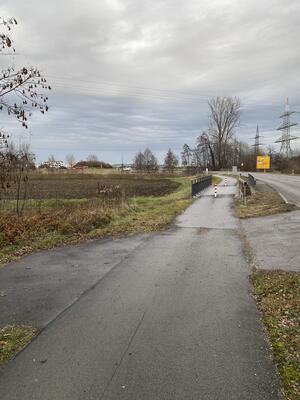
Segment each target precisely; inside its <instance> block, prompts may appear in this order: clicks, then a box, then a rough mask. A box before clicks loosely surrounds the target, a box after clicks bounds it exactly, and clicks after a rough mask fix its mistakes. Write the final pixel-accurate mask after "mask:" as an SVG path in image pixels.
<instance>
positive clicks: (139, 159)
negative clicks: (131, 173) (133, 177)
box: [133, 151, 145, 172]
mask: <svg viewBox="0 0 300 400" xmlns="http://www.w3.org/2000/svg"><path fill="white" fill-rule="evenodd" d="M144 165H145V157H144V154H143V153H142V152H141V151H139V152H138V153H137V154H136V155H135V156H134V159H133V168H134V169H135V170H136V171H139V172H141V171H143V170H144Z"/></svg>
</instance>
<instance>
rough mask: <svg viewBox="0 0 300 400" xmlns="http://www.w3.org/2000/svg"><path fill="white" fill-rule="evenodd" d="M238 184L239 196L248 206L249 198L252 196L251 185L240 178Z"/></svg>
mask: <svg viewBox="0 0 300 400" xmlns="http://www.w3.org/2000/svg"><path fill="white" fill-rule="evenodd" d="M238 184H239V195H240V198H241V199H242V200H243V201H244V204H246V203H247V197H248V196H251V189H250V185H249V183H248V182H247V181H246V180H244V179H242V178H239V181H238Z"/></svg>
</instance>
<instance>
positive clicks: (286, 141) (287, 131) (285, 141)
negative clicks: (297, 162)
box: [275, 97, 299, 158]
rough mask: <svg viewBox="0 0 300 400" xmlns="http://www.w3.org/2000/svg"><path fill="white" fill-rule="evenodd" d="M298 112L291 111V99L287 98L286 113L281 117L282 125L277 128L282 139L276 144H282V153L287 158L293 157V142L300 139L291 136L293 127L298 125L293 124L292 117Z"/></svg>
mask: <svg viewBox="0 0 300 400" xmlns="http://www.w3.org/2000/svg"><path fill="white" fill-rule="evenodd" d="M295 112H296V111H291V110H290V105H289V99H288V97H287V98H286V103H285V111H284V113H283V114H282V115H281V116H280V118H282V120H283V121H282V124H281V125H280V126H279V128H277V130H278V131H281V132H282V134H281V137H280V138H279V139H277V140H276V141H275V143H281V146H280V153H283V154H285V156H286V157H287V158H288V157H291V155H292V149H291V140H295V139H299V138H298V137H297V136H292V135H291V127H292V126H295V125H297V123H296V122H291V118H290V116H291V115H292V114H294V113H295Z"/></svg>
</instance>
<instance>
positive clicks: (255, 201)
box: [234, 192, 298, 218]
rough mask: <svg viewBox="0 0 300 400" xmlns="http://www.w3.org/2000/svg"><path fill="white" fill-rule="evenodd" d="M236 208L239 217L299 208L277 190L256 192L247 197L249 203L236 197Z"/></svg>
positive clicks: (261, 215)
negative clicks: (285, 200) (286, 200)
mask: <svg viewBox="0 0 300 400" xmlns="http://www.w3.org/2000/svg"><path fill="white" fill-rule="evenodd" d="M234 205H235V210H236V213H237V215H238V217H239V218H253V217H263V216H267V215H273V214H277V213H282V212H289V211H294V210H297V209H298V207H296V206H295V205H293V204H286V203H285V202H284V201H283V200H282V198H281V197H280V196H279V194H278V193H276V192H256V193H253V194H252V195H251V196H249V197H247V203H246V204H244V202H243V200H241V199H239V198H236V199H235V202H234Z"/></svg>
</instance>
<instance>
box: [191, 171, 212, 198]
mask: <svg viewBox="0 0 300 400" xmlns="http://www.w3.org/2000/svg"><path fill="white" fill-rule="evenodd" d="M211 184H212V175H207V176H202V177H201V178H196V179H193V180H192V196H193V197H194V196H196V195H197V194H198V193H200V192H201V190H203V189H206V188H207V187H208V186H210V185H211Z"/></svg>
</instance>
